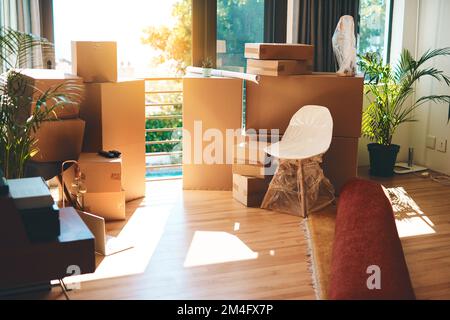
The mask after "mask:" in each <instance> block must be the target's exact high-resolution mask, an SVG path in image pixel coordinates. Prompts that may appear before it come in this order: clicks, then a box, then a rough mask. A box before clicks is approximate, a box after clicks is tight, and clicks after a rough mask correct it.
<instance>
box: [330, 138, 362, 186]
mask: <svg viewBox="0 0 450 320" xmlns="http://www.w3.org/2000/svg"><path fill="white" fill-rule="evenodd" d="M322 167H323V170H324V173H325V176H326V177H327V178H328V179H330V181H331V183H332V184H333V186H334V188H335V190H336V192H337V193H339V192H340V189H341V188H342V186H343V185H344V184H345V183H346V182H347V181H348V180H349V179H351V178H353V177H356V175H357V170H358V138H344V137H333V140H332V141H331V145H330V148H329V149H328V151H327V152H326V153H325V154H324V156H323V164H322Z"/></svg>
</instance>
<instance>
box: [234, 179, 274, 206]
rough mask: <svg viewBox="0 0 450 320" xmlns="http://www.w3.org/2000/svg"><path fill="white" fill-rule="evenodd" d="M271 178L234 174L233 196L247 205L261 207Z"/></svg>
mask: <svg viewBox="0 0 450 320" xmlns="http://www.w3.org/2000/svg"><path fill="white" fill-rule="evenodd" d="M269 184H270V179H260V178H255V177H247V176H242V175H239V174H233V198H234V199H235V200H237V201H239V202H240V203H242V204H243V205H245V206H247V207H259V206H260V205H261V203H262V200H263V198H264V195H265V194H266V191H267V188H268V187H269Z"/></svg>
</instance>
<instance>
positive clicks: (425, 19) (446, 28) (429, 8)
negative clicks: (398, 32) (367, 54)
mask: <svg viewBox="0 0 450 320" xmlns="http://www.w3.org/2000/svg"><path fill="white" fill-rule="evenodd" d="M449 13H450V1H448V0H420V10H419V19H418V21H419V28H418V29H419V32H418V42H417V44H418V45H417V47H418V52H419V54H422V53H423V52H425V51H426V50H427V49H430V48H431V49H435V48H443V47H450V20H449V19H448V14H449ZM430 66H433V67H435V68H437V69H442V70H443V71H444V72H445V73H446V74H447V75H450V57H443V58H439V59H435V60H434V61H433V62H432V63H431V64H430ZM429 94H447V95H450V88H449V87H447V86H446V85H445V84H439V83H438V82H437V81H432V80H430V79H426V80H425V81H421V82H420V83H419V84H418V85H417V95H418V96H420V95H429ZM448 108H449V106H448V105H447V104H435V103H430V104H428V105H426V106H424V108H422V109H421V110H420V112H418V113H417V114H416V117H417V119H418V120H419V122H418V123H417V124H415V125H414V126H413V127H412V137H413V138H414V139H415V141H416V143H417V145H418V148H420V150H423V151H422V152H423V158H424V163H425V164H426V166H427V167H429V168H431V169H433V170H436V171H439V172H443V173H446V174H450V152H449V150H447V152H446V153H441V152H438V151H436V150H431V149H426V148H425V139H426V136H427V135H428V134H430V135H433V136H436V137H438V138H439V137H441V138H444V139H447V143H450V125H449V124H448V121H447V119H448ZM447 149H448V146H447Z"/></svg>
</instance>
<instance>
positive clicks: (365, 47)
mask: <svg viewBox="0 0 450 320" xmlns="http://www.w3.org/2000/svg"><path fill="white" fill-rule="evenodd" d="M391 10H392V1H391V0H360V10H359V15H360V21H359V37H358V53H359V54H364V53H366V52H379V53H380V54H381V56H382V57H383V58H384V60H385V61H388V60H389V33H390V15H391Z"/></svg>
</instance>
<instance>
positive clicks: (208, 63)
mask: <svg viewBox="0 0 450 320" xmlns="http://www.w3.org/2000/svg"><path fill="white" fill-rule="evenodd" d="M202 68H203V76H204V77H206V78H209V77H211V72H212V68H213V62H212V59H211V58H210V57H206V59H205V60H203V61H202Z"/></svg>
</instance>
